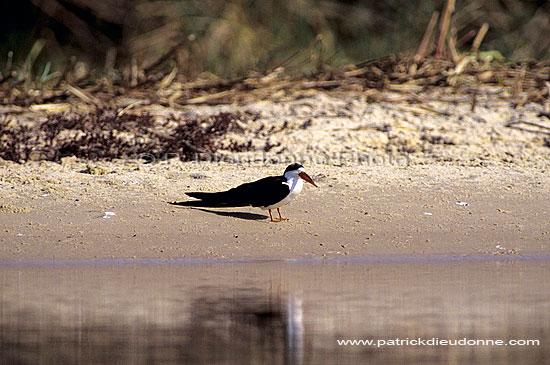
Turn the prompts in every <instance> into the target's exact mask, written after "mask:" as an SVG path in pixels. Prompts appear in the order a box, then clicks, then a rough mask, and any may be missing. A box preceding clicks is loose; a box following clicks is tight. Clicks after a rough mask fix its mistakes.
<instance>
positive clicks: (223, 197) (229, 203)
mask: <svg viewBox="0 0 550 365" xmlns="http://www.w3.org/2000/svg"><path fill="white" fill-rule="evenodd" d="M185 195H187V196H190V197H191V198H195V199H199V200H189V201H186V202H174V203H171V204H173V205H181V206H186V207H203V208H216V207H244V206H246V205H249V204H244V203H241V202H238V201H237V200H236V199H235V198H234V197H233V196H232V194H231V193H229V192H227V191H222V192H219V193H203V192H192V193H185Z"/></svg>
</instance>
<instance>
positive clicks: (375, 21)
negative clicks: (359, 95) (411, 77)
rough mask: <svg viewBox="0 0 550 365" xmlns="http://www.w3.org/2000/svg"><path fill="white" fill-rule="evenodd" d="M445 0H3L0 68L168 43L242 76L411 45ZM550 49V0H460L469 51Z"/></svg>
mask: <svg viewBox="0 0 550 365" xmlns="http://www.w3.org/2000/svg"><path fill="white" fill-rule="evenodd" d="M444 7H445V1H443V0H439V1H437V0H423V1H409V0H386V1H360V0H279V1H252V0H230V1H221V0H156V1H148V0H101V1H97V0H20V1H3V2H2V5H1V6H0V8H2V13H1V14H2V16H3V20H2V22H0V72H5V71H7V70H10V69H13V68H15V67H17V68H18V69H19V70H21V69H25V68H26V69H27V70H26V71H28V72H30V73H32V74H34V75H41V74H42V75H44V74H46V75H48V74H52V73H54V72H56V70H59V71H60V70H63V69H64V68H66V67H67V65H68V64H69V63H71V62H72V63H74V62H76V61H78V62H82V63H85V64H86V65H88V67H90V68H92V69H95V70H98V71H97V72H99V73H102V72H103V73H109V72H111V73H112V72H115V71H114V70H120V69H124V68H126V67H132V66H134V67H139V68H144V67H146V66H147V65H151V64H152V63H154V62H155V61H158V59H159V57H162V55H164V54H166V53H167V52H170V51H172V52H173V53H174V59H175V60H176V62H177V65H178V73H179V75H180V76H181V75H183V76H184V77H186V78H194V77H197V76H198V75H200V74H201V73H203V72H209V73H212V74H214V75H216V76H220V77H237V76H241V75H244V74H247V73H248V72H250V71H254V70H258V71H265V70H272V69H274V68H276V67H277V66H280V65H284V66H285V69H286V71H287V72H289V73H294V74H307V73H309V72H314V71H315V70H318V69H319V67H320V65H322V66H323V67H328V68H330V67H343V66H345V65H347V64H352V63H353V64H357V63H359V62H362V61H366V60H369V59H374V58H379V57H382V56H385V55H388V54H400V53H411V54H412V53H414V52H415V50H416V49H417V48H418V45H419V44H420V42H421V40H422V37H423V34H424V32H425V31H426V27H427V26H428V23H429V22H430V19H431V18H432V16H433V14H434V12H436V11H437V12H439V13H440V14H441V13H442V12H443V10H444ZM484 23H487V24H488V25H489V28H488V32H487V34H486V36H485V38H484V40H483V44H482V46H481V50H485V51H498V52H499V55H500V54H501V55H502V56H503V59H506V60H509V61H514V62H515V61H522V60H528V59H547V58H550V57H549V56H550V1H549V0H498V1H497V0H470V1H465V0H457V1H456V6H455V12H454V15H453V18H452V24H451V32H452V33H453V32H454V33H455V35H456V39H457V48H458V49H459V50H464V51H468V50H469V49H470V48H471V45H472V42H473V40H474V37H475V35H476V34H477V32H478V31H479V29H480V27H482V25H483V24H484Z"/></svg>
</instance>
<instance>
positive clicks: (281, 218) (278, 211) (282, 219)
mask: <svg viewBox="0 0 550 365" xmlns="http://www.w3.org/2000/svg"><path fill="white" fill-rule="evenodd" d="M277 213H279V220H281V221H287V220H288V218H283V216H282V215H281V211H280V210H279V208H277Z"/></svg>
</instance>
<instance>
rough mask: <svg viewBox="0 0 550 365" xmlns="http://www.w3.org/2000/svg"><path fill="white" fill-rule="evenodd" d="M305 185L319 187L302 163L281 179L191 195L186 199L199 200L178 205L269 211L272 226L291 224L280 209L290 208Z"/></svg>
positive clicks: (259, 181)
mask: <svg viewBox="0 0 550 365" xmlns="http://www.w3.org/2000/svg"><path fill="white" fill-rule="evenodd" d="M304 181H307V182H308V183H310V184H312V185H313V186H315V187H317V185H316V184H315V183H314V182H313V179H312V178H311V177H309V175H308V174H307V173H306V172H305V171H304V167H303V166H302V165H300V164H298V163H293V164H291V165H289V166H288V167H287V168H286V170H285V172H284V174H283V175H281V176H268V177H264V178H263V179H260V180H257V181H253V182H249V183H245V184H242V185H239V186H237V187H235V188H233V189H229V190H227V191H221V192H217V193H203V192H190V193H186V195H188V196H190V197H192V198H195V199H198V200H190V201H186V202H179V203H175V204H177V205H183V206H189V207H208V208H228V207H246V206H253V207H259V208H261V209H266V210H269V216H270V218H271V221H272V222H279V221H283V220H287V218H283V216H282V215H281V211H280V209H279V208H280V207H281V206H283V205H285V204H288V203H289V202H290V201H291V200H292V199H293V198H294V197H295V196H296V195H298V194H300V192H301V191H302V188H303V186H304ZM275 208H277V212H278V213H279V221H277V220H275V219H273V215H272V214H271V209H275Z"/></svg>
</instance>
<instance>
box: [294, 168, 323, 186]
mask: <svg viewBox="0 0 550 365" xmlns="http://www.w3.org/2000/svg"><path fill="white" fill-rule="evenodd" d="M298 176H300V177H301V178H302V179H304V180H305V181H307V182H308V183H310V184H311V185H313V186H315V187H316V188H318V186H317V185H316V184H315V183H314V182H313V179H312V178H311V177H309V175H308V174H306V173H305V172H303V171H302V172H300V173H299V174H298Z"/></svg>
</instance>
